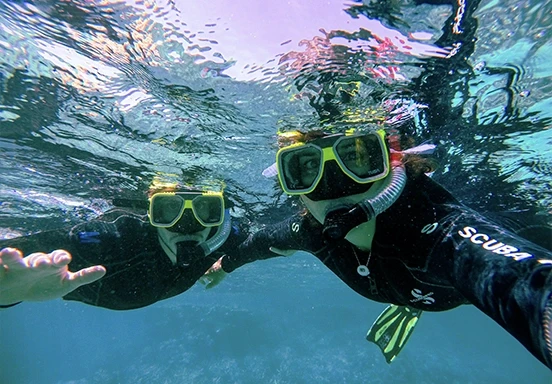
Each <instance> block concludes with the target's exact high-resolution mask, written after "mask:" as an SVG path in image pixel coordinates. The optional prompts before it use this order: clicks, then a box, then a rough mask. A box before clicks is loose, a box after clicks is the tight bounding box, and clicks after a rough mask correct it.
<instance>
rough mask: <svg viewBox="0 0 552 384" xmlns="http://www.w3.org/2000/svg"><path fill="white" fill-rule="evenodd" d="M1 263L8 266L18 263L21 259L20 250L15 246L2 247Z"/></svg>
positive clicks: (0, 253)
mask: <svg viewBox="0 0 552 384" xmlns="http://www.w3.org/2000/svg"><path fill="white" fill-rule="evenodd" d="M0 259H1V260H2V264H3V265H5V266H7V267H8V268H9V267H12V266H16V265H20V264H21V261H22V260H23V254H22V253H21V251H19V250H18V249H15V248H4V249H2V250H1V251H0Z"/></svg>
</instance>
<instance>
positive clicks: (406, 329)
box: [366, 304, 423, 364]
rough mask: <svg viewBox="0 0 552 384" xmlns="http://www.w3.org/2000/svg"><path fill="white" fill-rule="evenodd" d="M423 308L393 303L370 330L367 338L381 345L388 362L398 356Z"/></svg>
mask: <svg viewBox="0 0 552 384" xmlns="http://www.w3.org/2000/svg"><path fill="white" fill-rule="evenodd" d="M422 312H423V311H422V310H420V309H414V308H410V307H403V306H400V305H394V304H391V305H390V306H388V307H387V308H385V310H384V311H383V312H382V313H381V314H380V315H379V316H378V318H377V319H376V321H375V322H374V324H372V327H370V329H369V330H368V334H367V335H366V340H368V341H371V342H373V343H375V344H376V345H377V346H378V347H380V349H381V351H382V352H383V355H384V356H385V360H386V361H387V363H388V364H391V362H392V361H393V360H394V359H395V357H397V355H398V354H399V352H400V351H401V350H402V349H403V347H404V346H405V345H406V342H407V341H408V338H409V337H410V335H412V331H414V327H415V326H416V323H417V322H418V319H419V318H420V316H421V315H422Z"/></svg>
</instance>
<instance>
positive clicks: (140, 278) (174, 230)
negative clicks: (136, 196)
mask: <svg viewBox="0 0 552 384" xmlns="http://www.w3.org/2000/svg"><path fill="white" fill-rule="evenodd" d="M225 200H226V199H223V197H222V194H221V193H219V194H215V193H210V194H209V193H202V192H196V191H186V192H182V194H180V193H176V194H175V193H172V192H169V193H167V192H161V193H157V194H153V196H152V197H151V198H150V210H149V214H146V211H145V210H144V209H142V210H140V209H129V208H114V209H112V210H110V211H108V212H106V213H105V214H104V215H102V216H101V217H99V218H97V219H95V220H92V221H90V222H87V223H83V224H79V225H76V226H74V227H72V228H69V229H59V230H52V231H45V232H41V233H38V234H34V235H30V236H25V237H20V238H16V239H10V240H4V241H2V242H0V249H2V248H5V247H11V248H17V249H19V250H20V251H21V252H22V253H23V254H24V255H28V254H32V253H34V252H41V251H44V250H45V249H64V250H66V251H68V252H69V253H70V254H71V255H72V261H71V263H70V264H69V267H70V269H71V270H73V271H75V270H79V269H81V268H86V267H90V266H91V265H97V264H99V265H102V266H103V267H105V269H106V270H107V272H106V274H105V276H104V277H102V278H101V279H99V280H97V281H95V282H93V283H91V284H85V285H82V286H81V287H79V288H77V289H75V290H74V291H72V292H70V293H68V294H66V295H65V296H63V298H64V299H65V300H76V301H81V302H84V303H87V304H91V305H95V306H100V307H105V308H110V309H117V310H125V309H134V308H140V307H144V306H147V305H150V304H153V303H155V302H157V301H159V300H164V299H167V298H169V297H172V296H175V295H178V294H180V293H182V292H184V291H186V290H187V289H189V288H190V287H191V286H192V285H194V284H195V282H196V281H197V280H198V279H199V278H201V277H202V276H203V275H204V273H205V272H206V271H207V270H208V269H209V268H210V267H211V266H212V265H213V264H215V263H216V262H217V261H218V260H219V258H220V257H221V256H222V255H223V254H224V252H225V251H226V250H228V249H232V248H233V247H236V246H237V245H238V244H240V242H242V241H243V240H244V239H245V237H246V234H245V231H244V228H243V225H241V224H239V223H232V222H231V217H230V213H229V211H228V204H226V209H225V206H224V203H223V201H225ZM226 202H228V200H226ZM186 203H188V204H189V205H186ZM157 207H159V208H157ZM187 208H191V209H187ZM166 212H168V214H167V213H166ZM148 216H149V219H148ZM200 221H201V222H200Z"/></svg>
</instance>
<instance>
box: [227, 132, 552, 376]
mask: <svg viewBox="0 0 552 384" xmlns="http://www.w3.org/2000/svg"><path fill="white" fill-rule="evenodd" d="M382 132H383V131H381V130H380V131H378V132H377V133H362V132H358V131H357V133H355V134H352V135H351V134H350V133H348V134H346V135H343V134H334V135H327V134H325V133H321V134H319V135H318V138H316V139H314V140H313V139H310V140H309V138H308V137H306V135H303V134H301V133H298V132H297V133H296V135H297V141H298V143H296V144H294V145H291V146H289V147H286V148H283V149H281V150H280V151H279V153H278V155H277V170H278V176H279V179H280V184H281V185H282V187H283V189H284V191H285V192H287V193H290V194H298V195H300V196H301V199H302V200H303V202H304V203H305V205H306V207H307V210H308V212H303V213H300V214H297V215H295V216H293V217H290V218H289V219H287V220H286V221H284V222H282V223H279V224H275V225H272V226H268V227H265V228H264V229H262V230H261V231H259V232H257V233H255V234H253V235H251V236H250V237H249V238H248V239H247V240H246V241H245V242H244V243H243V244H242V245H241V246H240V247H239V249H238V250H237V251H235V252H231V253H229V254H228V255H226V256H225V257H223V259H222V262H221V266H222V268H223V269H224V271H226V272H231V271H233V270H234V269H236V268H238V267H239V266H241V265H244V264H245V263H248V262H252V261H254V260H259V259H267V258H270V257H274V256H278V255H288V254H290V253H292V251H294V250H303V251H307V252H310V253H312V254H313V255H315V256H316V257H317V258H318V259H320V260H321V261H322V262H323V263H324V264H325V265H326V266H327V267H328V268H329V269H331V270H332V271H333V272H334V273H335V274H336V275H337V276H338V277H339V278H340V279H341V280H343V281H344V282H345V283H346V284H347V285H349V286H350V287H351V288H352V289H354V290H355V291H356V292H358V293H359V294H361V295H363V296H365V297H367V298H369V299H371V300H375V301H379V302H383V303H392V304H395V305H398V306H404V307H406V308H410V309H417V310H423V311H444V310H448V309H452V308H455V307H457V306H459V305H461V304H468V303H471V304H474V305H475V306H477V307H478V308H479V309H480V310H482V311H483V312H484V313H486V314H487V315H488V316H490V317H491V318H492V319H494V320H495V321H496V322H497V323H499V324H500V325H501V326H502V327H503V328H505V329H506V330H507V331H508V332H509V333H510V334H512V335H513V336H514V337H516V338H517V339H518V340H519V341H520V342H521V343H522V344H523V345H524V346H525V347H526V348H527V349H528V350H529V351H531V353H533V354H534V355H535V356H536V357H537V358H538V359H539V360H540V361H541V362H543V363H544V364H546V365H548V366H549V367H552V334H551V332H552V296H551V294H552V252H550V251H549V250H546V249H544V248H541V247H539V246H537V245H536V244H534V243H531V242H529V241H528V240H526V239H524V238H523V237H520V236H519V235H516V233H514V232H512V231H508V230H506V229H504V228H503V227H501V226H500V225H497V224H496V223H494V222H493V221H491V220H490V219H487V218H485V217H483V216H482V215H480V214H478V213H477V212H474V211H473V210H471V209H469V208H468V207H466V206H464V205H462V204H460V203H459V202H458V201H457V200H456V199H455V198H454V197H453V196H452V195H451V194H450V193H448V192H447V191H446V190H445V189H444V188H442V187H441V186H440V185H438V184H437V183H436V182H434V181H433V180H432V179H431V178H429V177H428V176H426V175H425V174H424V173H423V172H419V171H418V172H416V171H415V167H413V166H412V164H415V160H421V159H420V158H419V159H412V158H410V159H408V160H407V158H406V157H403V158H402V160H400V158H401V156H400V151H399V150H391V153H392V155H391V159H392V166H390V162H389V160H388V158H387V159H386V158H385V157H386V156H388V155H387V153H388V150H387V149H386V148H385V145H386V141H384V140H378V136H379V137H382V136H383V133H382ZM311 133H312V132H311ZM377 143H379V145H381V146H382V147H383V149H384V153H385V154H386V155H385V156H380V153H381V149H382V148H379V147H378V144H377ZM330 151H331V152H330ZM393 157H395V159H394V160H393ZM405 163H406V167H405V166H404V164H405ZM363 164H364V165H363ZM521 228H522V227H519V228H518V229H521ZM513 229H515V228H513ZM537 230H540V231H541V233H542V234H544V236H546V237H545V238H544V239H543V242H548V243H547V244H548V246H550V244H549V243H550V235H551V234H552V231H551V229H550V227H546V226H542V227H539V228H537V227H535V228H534V231H537ZM345 236H346V237H345ZM418 313H419V311H418ZM382 349H383V348H382ZM398 350H400V348H399V349H398ZM397 353H398V351H396V352H395V353H394V354H393V355H392V356H390V357H389V359H388V362H389V361H391V360H392V359H393V358H394V357H395V356H396V354H397Z"/></svg>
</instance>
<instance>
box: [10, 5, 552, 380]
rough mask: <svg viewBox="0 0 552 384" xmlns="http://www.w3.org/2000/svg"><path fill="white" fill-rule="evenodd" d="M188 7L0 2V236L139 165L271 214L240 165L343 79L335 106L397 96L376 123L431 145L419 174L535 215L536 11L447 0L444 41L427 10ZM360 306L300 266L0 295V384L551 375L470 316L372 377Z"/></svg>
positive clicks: (544, 208)
mask: <svg viewBox="0 0 552 384" xmlns="http://www.w3.org/2000/svg"><path fill="white" fill-rule="evenodd" d="M206 4H207V3H204V2H199V1H172V2H165V1H164V2H153V1H144V2H142V1H126V2H118V1H84V0H82V1H71V2H68V1H36V2H32V3H31V2H22V1H1V2H0V54H1V55H0V85H1V88H0V89H1V94H0V97H1V102H0V158H1V162H0V236H2V237H4V238H6V237H13V236H17V235H22V234H28V233H32V232H37V231H41V230H44V229H49V228H56V227H59V226H60V225H66V224H71V223H78V222H81V221H84V220H87V219H91V218H93V217H96V216H97V215H99V214H100V213H102V212H104V211H106V210H107V209H109V208H110V207H111V206H112V199H113V197H119V198H132V199H136V198H138V199H140V198H144V196H145V195H144V191H145V190H146V189H147V187H148V185H149V183H150V182H151V180H152V178H153V177H154V176H155V175H159V174H162V175H165V176H167V175H175V176H174V177H176V178H180V177H184V178H186V179H187V180H190V181H192V182H196V183H200V182H202V181H205V180H210V179H220V180H224V182H225V183H226V184H227V191H228V193H229V194H231V195H232V198H233V200H235V202H237V203H238V206H239V207H240V208H241V210H242V211H243V213H244V214H246V215H248V216H249V217H251V218H253V219H254V220H256V221H257V222H258V223H261V224H262V223H269V222H272V221H275V220H279V219H281V218H282V217H284V216H285V215H286V213H287V212H289V210H290V207H291V206H292V204H293V202H292V201H290V200H286V199H285V198H284V197H283V196H281V195H280V193H279V191H278V189H277V188H276V187H275V184H274V181H272V180H267V179H266V178H264V177H263V176H262V175H261V172H262V171H263V169H264V168H265V167H267V166H269V165H270V164H272V162H273V161H274V155H275V150H276V146H275V137H276V132H277V130H286V129H293V128H294V127H298V126H301V125H304V124H305V125H311V126H312V125H315V124H316V121H318V119H319V116H318V114H317V113H316V111H315V109H314V108H313V106H311V105H310V104H309V97H310V98H312V97H314V98H315V97H316V96H317V95H318V94H319V92H320V90H321V89H322V88H323V87H324V86H325V84H328V83H339V84H347V83H349V82H352V81H360V82H362V86H361V89H360V91H359V93H358V95H357V96H356V97H355V98H354V100H353V101H352V102H351V103H350V104H348V105H347V106H338V108H342V110H344V109H345V108H351V109H353V110H356V111H363V112H364V113H366V111H367V109H370V110H369V111H371V110H373V109H376V110H377V108H378V107H379V108H381V107H382V105H389V103H392V102H393V101H397V100H402V102H401V103H398V104H397V105H395V107H394V109H391V110H390V112H389V109H388V110H387V111H388V116H391V117H393V116H394V117H399V116H400V118H401V120H403V121H405V122H406V124H405V126H407V129H408V131H407V133H409V134H411V135H413V137H414V138H415V140H416V142H417V143H421V142H424V141H430V142H433V143H436V144H437V145H438V150H437V153H436V158H437V160H438V162H439V164H440V166H439V169H438V170H437V171H436V173H435V175H434V178H435V179H436V180H438V181H439V182H441V183H442V184H443V185H445V186H446V187H447V188H448V189H450V190H451V191H452V192H453V193H454V194H455V195H456V196H457V197H458V198H459V199H461V200H462V201H463V202H465V203H466V204H468V205H470V206H472V207H474V208H476V209H478V210H481V211H483V210H489V211H498V210H517V211H524V212H533V213H534V214H537V215H539V216H542V217H543V218H545V219H548V220H550V214H551V213H552V211H551V210H550V207H551V202H552V194H551V191H552V189H551V188H550V187H551V183H552V176H551V175H552V172H551V171H552V170H551V165H550V164H552V158H551V157H552V152H551V151H550V149H549V148H550V145H551V144H552V130H550V119H551V118H552V106H551V104H550V103H551V100H552V88H551V86H550V84H551V82H550V77H551V76H552V72H551V66H550V62H549V59H548V57H549V56H550V49H551V48H550V47H551V40H550V32H549V30H550V24H551V20H550V14H551V12H550V11H551V9H552V7H551V3H550V2H543V1H529V2H523V3H521V2H516V1H502V2H495V1H487V2H485V1H483V2H481V3H480V4H479V7H477V5H478V4H477V2H469V4H468V7H467V8H466V9H465V10H464V14H465V15H467V14H469V15H470V17H469V19H468V20H467V21H466V23H465V25H464V24H462V25H460V27H461V28H465V30H463V31H461V32H462V33H458V34H454V35H453V36H450V35H447V34H443V32H442V30H443V28H444V26H445V25H448V22H447V20H448V19H449V18H450V17H451V15H453V14H454V12H455V11H454V10H453V8H452V7H451V6H450V5H446V4H444V5H430V4H418V5H417V4H416V2H414V1H403V2H366V5H365V6H364V7H361V5H362V3H361V2H343V1H333V0H332V1H327V2H324V6H321V5H320V4H321V3H320V2H318V1H314V0H310V1H291V2H276V1H273V2H270V1H269V2H256V1H253V0H238V1H232V2H228V1H223V0H218V1H211V2H209V5H208V6H207V5H206ZM445 29H446V28H445ZM447 30H448V29H447ZM472 34H473V36H472ZM386 39H387V40H386ZM472 42H474V44H471V43H472ZM329 91H331V90H329ZM405 100H410V101H408V102H407V101H405ZM386 103H387V104H386ZM401 108H402V109H401ZM399 110H400V112H401V113H400V114H399ZM382 309H383V306H382V305H379V304H375V303H371V302H369V301H367V300H365V299H363V298H361V297H360V296H358V295H357V294H355V293H354V292H352V291H351V290H350V289H348V288H347V287H346V286H345V285H344V284H343V283H342V282H341V281H339V280H338V279H337V278H336V277H335V276H333V275H332V274H331V273H330V272H329V271H328V270H326V269H325V267H323V266H322V265H321V264H320V263H319V262H318V261H317V260H316V259H314V258H313V257H311V256H309V255H306V254H301V255H296V256H293V257H292V258H288V259H282V260H271V261H266V262H259V263H255V264H252V265H248V266H246V267H244V268H241V269H240V270H238V271H236V272H234V273H232V274H231V275H229V276H228V277H227V279H226V280H225V281H224V282H223V284H221V285H220V286H219V287H217V288H216V289H214V290H210V291H204V290H203V289H202V287H194V288H193V289H191V290H190V291H188V292H186V293H184V294H182V295H180V296H178V297H176V298H173V299H170V300H166V301H164V302H160V303H157V304H155V305H153V306H151V307H148V308H144V309H140V310H134V311H127V312H114V311H108V310H104V309H99V308H93V307H89V306H86V305H84V304H79V303H69V302H67V303H66V302H62V301H54V302H48V303H36V304H22V305H19V306H17V307H14V308H11V309H9V310H7V311H3V312H1V313H0V356H1V358H0V382H1V383H7V384H8V383H9V384H11V383H16V384H19V383H79V384H81V383H82V384H84V383H366V382H369V383H379V382H381V383H383V382H385V383H444V382H447V383H518V382H532V383H549V382H550V380H551V379H552V376H551V375H550V373H549V371H548V370H547V369H546V368H544V366H543V365H542V364H541V363H539V362H538V361H537V360H536V359H534V358H533V357H532V356H531V355H530V354H529V353H528V352H527V351H525V349H524V348H523V347H521V346H520V345H519V344H518V343H517V341H515V340H514V339H513V338H512V337H510V336H509V335H508V334H507V333H506V332H504V331H503V330H502V329H501V328H500V327H498V326H497V325H496V324H494V323H493V322H492V321H491V320H489V319H487V318H486V317H485V316H484V315H482V314H480V313H479V312H478V311H477V310H475V309H474V308H471V307H465V308H460V309H457V310H454V311H449V312H445V313H438V314H433V313H427V314H424V316H423V317H422V320H421V321H420V323H419V325H418V327H417V329H416V333H415V334H414V335H413V336H412V338H411V339H410V341H409V345H408V346H407V348H406V349H405V350H404V351H403V352H402V353H401V355H400V356H399V357H398V358H397V359H396V361H394V362H393V364H391V365H387V364H386V363H385V360H384V359H383V356H381V354H380V352H379V350H378V349H377V347H376V346H375V345H372V344H369V343H368V342H366V341H365V340H364V336H365V333H366V331H367V330H368V328H369V326H370V324H371V323H372V321H373V320H374V319H375V318H376V317H377V315H378V314H379V312H380V311H381V310H382Z"/></svg>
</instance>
